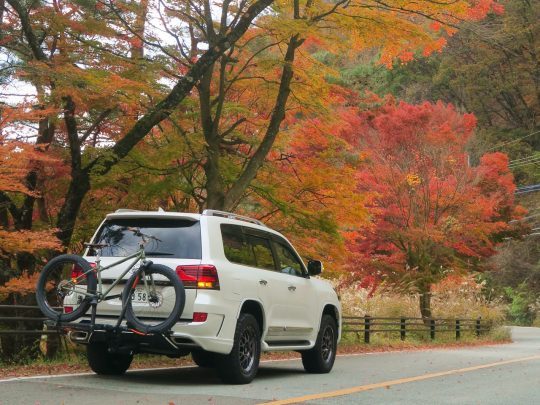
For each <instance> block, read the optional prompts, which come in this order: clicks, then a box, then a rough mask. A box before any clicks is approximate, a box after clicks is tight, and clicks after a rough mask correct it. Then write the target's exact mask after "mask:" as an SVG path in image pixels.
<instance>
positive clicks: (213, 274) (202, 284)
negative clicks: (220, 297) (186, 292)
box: [176, 264, 219, 322]
mask: <svg viewBox="0 0 540 405" xmlns="http://www.w3.org/2000/svg"><path fill="white" fill-rule="evenodd" d="M176 274H177V275H178V277H179V278H180V280H182V282H183V283H184V287H185V288H201V289H206V290H219V277H218V272H217V269H216V267H215V266H213V265H211V264H199V265H198V264H195V265H182V266H178V267H176ZM203 322H204V321H203Z"/></svg>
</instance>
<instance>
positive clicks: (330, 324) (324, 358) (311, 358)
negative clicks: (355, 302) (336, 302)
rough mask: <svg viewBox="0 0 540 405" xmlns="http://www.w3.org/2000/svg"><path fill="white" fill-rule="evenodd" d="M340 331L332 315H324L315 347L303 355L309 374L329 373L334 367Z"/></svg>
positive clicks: (305, 367)
mask: <svg viewBox="0 0 540 405" xmlns="http://www.w3.org/2000/svg"><path fill="white" fill-rule="evenodd" d="M337 337H338V330H337V325H336V321H335V320H334V318H332V317H331V316H330V315H326V314H325V315H323V317H322V320H321V327H320V329H319V334H318V335H317V342H316V343H315V347H313V349H311V350H306V351H303V352H301V353H302V364H303V365H304V369H305V370H306V371H307V372H308V373H314V374H324V373H329V372H330V371H331V370H332V367H333V366H334V361H335V359H336V350H337Z"/></svg>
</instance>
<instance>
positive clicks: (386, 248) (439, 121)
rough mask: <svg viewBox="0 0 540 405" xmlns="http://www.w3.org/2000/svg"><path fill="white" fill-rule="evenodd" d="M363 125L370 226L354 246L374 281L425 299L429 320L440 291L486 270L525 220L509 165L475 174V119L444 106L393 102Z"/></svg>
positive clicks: (489, 164)
mask: <svg viewBox="0 0 540 405" xmlns="http://www.w3.org/2000/svg"><path fill="white" fill-rule="evenodd" d="M362 118H363V120H362V125H361V126H360V128H358V129H357V130H356V131H355V132H356V134H357V136H358V137H360V138H361V139H362V142H363V148H364V150H365V156H366V164H365V165H364V167H363V168H362V169H361V170H359V171H358V172H357V176H358V179H357V180H358V184H360V185H359V190H358V191H359V192H361V193H366V195H368V198H367V202H366V203H367V208H368V210H369V212H370V214H371V221H370V224H369V226H366V227H363V228H362V229H361V231H359V232H358V233H357V234H356V235H355V238H354V239H353V241H352V242H351V245H352V250H353V251H354V252H355V258H356V259H355V264H354V265H355V267H356V268H357V269H358V268H361V269H362V270H361V272H362V274H363V275H364V276H365V277H368V278H370V279H372V280H376V281H375V282H380V281H382V280H385V281H386V282H389V283H391V284H394V285H399V286H400V287H401V288H402V289H404V290H408V291H412V292H416V293H418V294H419V297H420V311H421V314H422V316H423V317H424V318H429V317H431V307H430V298H431V287H432V285H433V284H434V283H436V282H438V281H440V280H441V279H443V278H444V277H446V276H447V275H449V274H453V273H456V272H464V271H466V272H468V271H476V270H480V269H481V266H482V263H483V260H482V259H484V258H486V257H489V256H491V255H492V254H494V249H495V246H496V243H497V241H499V240H501V238H502V237H503V236H504V235H505V233H508V232H509V231H511V229H510V226H509V224H508V222H509V221H510V220H511V219H512V218H515V217H516V216H518V215H519V214H520V209H519V208H517V207H515V206H514V199H513V193H514V190H515V185H514V182H513V177H512V174H511V173H510V171H509V169H508V158H507V157H506V155H504V154H502V153H492V154H487V155H484V156H483V157H482V158H481V159H480V162H479V163H478V165H477V166H471V165H470V162H469V159H468V155H467V153H466V144H467V141H468V140H469V138H470V137H471V136H472V134H473V131H474V128H475V124H476V120H475V117H474V116H473V115H471V114H460V113H459V112H457V111H456V110H455V108H454V107H453V106H452V105H446V104H443V103H442V102H439V103H437V104H431V103H423V104H420V105H410V104H407V103H404V102H400V103H396V102H394V101H393V100H387V101H386V102H385V103H383V105H382V106H380V107H379V108H377V109H375V110H371V111H369V112H366V113H363V117H362Z"/></svg>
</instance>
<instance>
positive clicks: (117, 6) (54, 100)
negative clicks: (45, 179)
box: [0, 0, 272, 244]
mask: <svg viewBox="0 0 540 405" xmlns="http://www.w3.org/2000/svg"><path fill="white" fill-rule="evenodd" d="M271 2H272V0H257V1H253V2H249V3H247V2H242V3H241V4H239V5H238V7H234V8H231V9H230V10H229V14H227V21H226V23H225V24H224V26H223V29H222V31H221V32H220V34H219V35H218V36H216V38H215V41H214V42H213V44H212V47H210V48H207V49H206V50H204V51H202V52H201V53H200V54H198V55H194V56H195V59H192V60H191V61H190V64H189V65H187V66H186V64H182V63H181V62H180V61H179V60H178V58H179V57H181V55H182V54H183V51H184V49H183V48H182V45H181V44H178V47H177V48H174V47H172V48H170V47H169V46H165V45H163V44H161V43H159V42H152V41H147V40H146V39H145V37H144V32H145V28H144V26H145V24H146V23H147V22H146V20H147V19H148V10H147V7H148V4H149V2H146V1H142V2H140V3H138V2H101V1H91V2H69V3H60V2H52V3H48V2H31V3H27V2H23V1H18V0H7V1H6V2H2V12H3V13H2V21H1V23H2V38H1V40H0V46H1V48H2V51H3V53H4V54H5V55H6V60H7V61H8V62H7V66H5V70H4V71H9V72H11V73H10V78H11V80H12V82H11V83H12V86H11V88H13V87H17V86H20V85H21V84H22V83H26V84H27V85H29V96H30V97H29V98H30V100H32V103H33V105H34V109H37V110H42V114H41V116H39V117H36V116H35V114H34V116H33V117H28V114H27V113H28V110H27V109H26V108H27V105H28V103H29V101H28V100H25V99H22V100H19V101H15V102H11V103H9V104H10V107H12V108H15V109H18V110H19V114H15V115H14V116H13V124H12V126H11V127H10V128H9V132H10V133H11V135H10V137H15V138H20V137H30V139H33V140H34V141H35V143H36V144H45V145H51V144H53V143H55V144H57V145H58V144H60V145H62V146H63V148H64V150H65V151H66V152H67V153H66V154H67V160H68V162H69V165H70V171H71V174H70V177H71V180H70V182H69V185H68V187H67V191H65V196H64V198H63V202H62V205H61V208H60V209H59V210H58V214H57V220H56V225H57V227H58V228H59V229H60V231H59V237H60V239H61V240H62V242H63V243H64V244H67V243H68V242H69V240H70V238H71V235H72V233H73V228H74V225H75V220H76V218H77V215H78V213H79V210H80V206H81V203H82V201H83V199H84V197H85V195H86V194H87V193H88V191H89V190H90V186H91V178H92V177H96V176H102V175H104V174H106V173H108V172H109V171H110V169H111V168H112V167H113V166H114V165H115V164H116V163H117V162H118V161H119V160H121V159H122V158H124V157H125V156H126V155H127V154H128V153H129V152H130V151H131V150H132V149H133V147H134V146H135V145H136V144H137V143H138V142H139V141H140V140H141V139H142V138H144V137H145V136H146V135H147V134H148V133H150V132H151V131H152V129H153V128H154V127H155V126H156V125H157V124H159V123H160V122H162V121H163V120H165V119H167V117H169V116H170V115H171V113H172V112H173V111H174V110H175V109H176V108H177V107H178V106H179V105H180V103H181V102H182V100H183V99H184V98H185V97H186V96H187V95H189V93H190V91H191V90H192V88H193V86H194V85H195V84H196V83H197V82H198V81H199V80H200V78H201V77H202V75H203V74H204V73H205V71H206V70H207V69H208V68H209V66H210V65H211V64H212V63H213V62H214V61H215V60H216V59H217V58H218V57H219V56H220V55H221V54H222V53H223V52H224V51H225V50H227V49H228V48H230V47H231V46H232V45H234V43H235V42H236V41H238V39H239V38H240V37H242V35H243V34H244V33H245V31H246V30H247V29H248V27H249V26H250V24H251V22H252V21H253V20H254V19H255V18H256V17H257V16H258V15H259V14H260V13H261V12H262V11H263V10H264V9H265V8H266V7H267V6H268V5H269V4H270V3H271ZM150 38H151V37H150ZM144 46H150V47H152V49H153V50H154V51H155V53H154V54H153V57H144V52H143V48H144ZM158 51H159V52H158ZM175 55H178V57H175ZM165 57H167V58H168V59H165V61H164V58H165ZM156 61H159V62H160V64H159V69H157V70H158V72H159V73H158V74H156V73H155V72H156V65H155V62H156ZM137 72H139V73H140V72H145V73H146V74H145V75H142V76H141V75H137V74H136V73H137ZM176 72H178V73H176ZM137 76H138V77H137ZM161 79H167V81H168V83H169V84H170V85H168V86H162V85H159V83H158V81H159V80H161ZM18 80H20V81H18ZM154 89H157V90H154ZM17 124H19V125H20V124H23V125H29V126H33V125H35V132H34V133H31V134H28V133H27V132H25V131H23V132H22V133H21V131H18V130H17ZM6 131H7V130H6ZM97 140H99V141H101V142H104V143H105V145H107V146H105V147H103V146H102V144H101V143H99V142H97ZM86 146H93V147H92V148H86ZM96 146H99V147H96ZM46 147H48V146H46ZM83 155H84V156H83ZM39 174H40V173H39V171H37V170H35V169H32V170H31V171H30V172H29V173H28V175H27V181H26V183H27V185H28V187H29V189H30V190H32V191H34V190H37V189H38V188H39V187H38V183H39V181H38V180H39V176H38V175H39ZM2 198H4V199H10V196H9V195H8V194H5V193H4V194H3V196H2ZM12 203H15V202H13V201H12ZM34 203H35V199H34V198H33V197H32V196H28V197H27V198H26V199H25V201H24V202H23V203H22V205H21V206H20V207H19V208H20V209H19V213H20V216H19V217H18V218H14V221H15V222H16V223H17V224H18V226H20V227H21V228H22V229H30V228H31V226H32V218H33V215H32V213H33V208H34Z"/></svg>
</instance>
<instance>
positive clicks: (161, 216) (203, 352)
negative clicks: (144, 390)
mask: <svg viewBox="0 0 540 405" xmlns="http://www.w3.org/2000/svg"><path fill="white" fill-rule="evenodd" d="M133 229H137V232H133ZM140 234H145V235H152V241H151V242H150V243H148V244H147V246H146V247H145V251H146V256H147V258H148V259H149V260H151V261H152V262H154V263H158V264H162V265H165V266H167V267H169V268H171V269H173V270H174V271H175V272H176V274H177V275H178V277H179V278H180V279H181V280H182V282H183V285H184V288H185V292H186V302H185V306H184V310H183V313H182V315H181V316H180V319H178V322H177V323H176V325H175V326H174V327H173V328H172V331H171V332H170V333H167V334H159V335H142V334H137V333H134V332H129V331H126V332H124V333H122V334H121V335H118V334H114V333H112V332H111V331H110V329H107V328H100V327H99V325H111V324H114V323H115V322H116V320H117V318H118V314H119V312H120V308H121V301H120V299H116V300H108V301H103V302H102V303H100V304H99V305H98V307H97V317H96V327H95V328H94V330H93V332H91V333H87V332H83V331H74V332H71V334H70V337H71V340H72V341H74V342H77V343H83V344H86V345H87V353H88V361H89V364H90V366H91V368H92V369H93V370H94V371H95V372H97V373H99V374H121V373H123V372H125V371H126V370H127V368H128V367H129V365H130V363H131V360H132V358H133V354H134V353H155V354H165V355H168V356H173V357H179V356H185V355H188V354H189V353H191V355H192V357H193V360H194V361H195V363H196V364H198V365H199V366H201V367H216V368H217V370H218V372H219V374H220V376H221V378H222V380H223V381H225V382H228V383H236V384H242V383H249V382H250V381H251V380H252V379H253V378H254V377H255V374H256V373H257V369H258V366H259V357H260V353H261V351H283V350H296V351H299V352H300V353H301V354H302V362H303V365H304V368H305V369H306V371H308V372H312V373H327V372H329V371H330V370H331V369H332V366H333V363H334V359H335V355H336V346H337V342H338V341H339V339H340V336H341V306H340V303H339V301H338V297H337V295H336V293H335V291H334V290H333V288H332V286H331V285H330V284H329V283H328V282H326V281H323V280H320V279H317V278H313V277H312V276H316V275H318V274H320V273H321V271H322V264H321V262H319V261H309V262H308V265H307V267H306V266H305V265H304V263H303V262H302V260H301V259H300V256H299V255H298V253H297V252H296V251H295V249H294V248H293V247H292V246H291V244H290V243H289V242H288V241H287V239H285V238H284V237H283V236H282V235H281V234H279V233H278V232H276V231H274V230H272V229H270V228H268V227H266V226H265V225H264V224H263V223H261V222H260V221H257V220H254V219H251V218H247V217H242V216H238V215H235V214H231V213H226V212H220V211H213V210H206V211H204V212H203V213H202V214H190V213H176V212H165V211H162V210H159V211H133V210H118V211H116V212H115V213H112V214H109V215H107V217H106V219H105V220H104V221H103V222H102V224H101V225H100V227H99V228H98V230H97V231H96V233H95V235H94V237H93V243H95V244H106V245H108V247H105V248H103V249H102V251H101V256H102V257H101V263H102V265H104V266H106V265H107V264H108V263H111V262H113V261H115V260H118V257H121V256H126V255H129V254H131V253H133V252H135V251H136V250H137V249H138V247H139V243H140V238H139V237H138V236H137V235H140ZM85 258H86V260H88V261H89V262H92V261H95V253H94V252H93V251H92V249H88V250H87V251H86V255H85ZM123 266H127V264H124V265H119V266H116V267H114V268H112V269H109V270H106V271H105V272H103V274H102V278H103V282H104V283H105V284H107V282H108V278H109V277H110V280H112V279H114V277H115V276H118V275H120V274H121V272H122V270H123V269H125V267H123ZM117 288H118V292H120V291H121V289H122V288H123V285H119V286H118V287H117ZM112 294H114V291H113V292H112ZM133 298H134V299H137V297H132V299H133ZM165 315H168V314H165ZM80 322H89V315H87V316H86V317H83V318H82V320H81V321H80Z"/></svg>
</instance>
